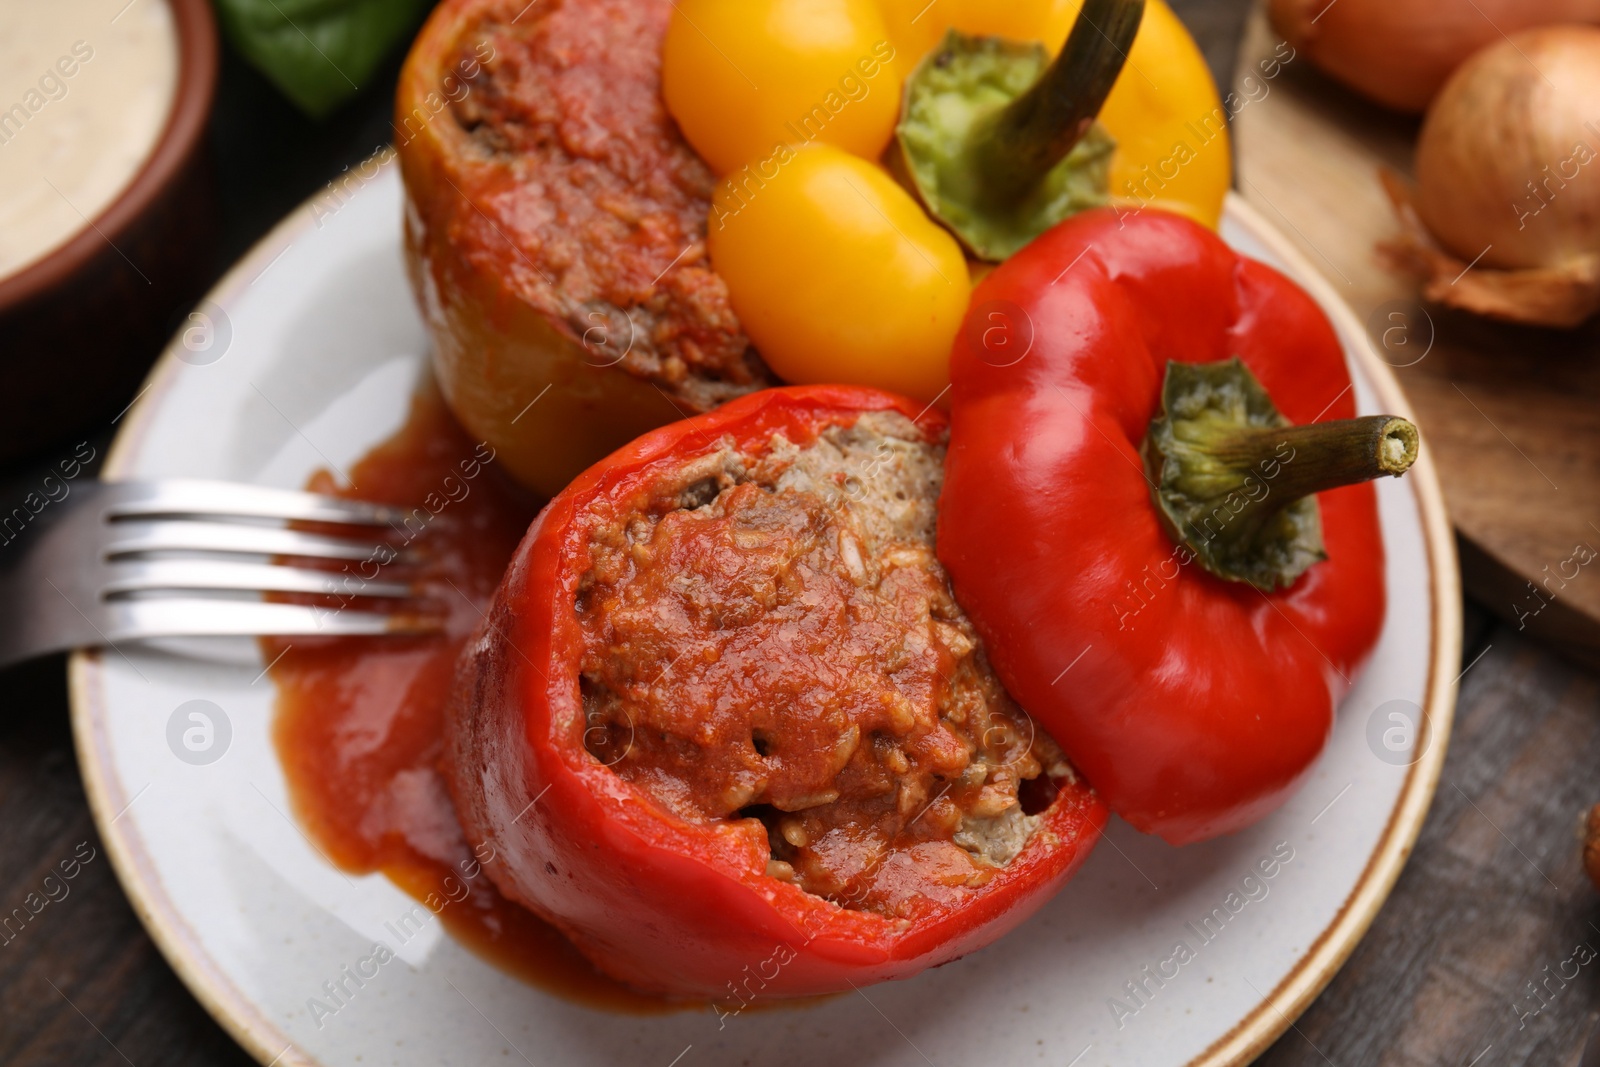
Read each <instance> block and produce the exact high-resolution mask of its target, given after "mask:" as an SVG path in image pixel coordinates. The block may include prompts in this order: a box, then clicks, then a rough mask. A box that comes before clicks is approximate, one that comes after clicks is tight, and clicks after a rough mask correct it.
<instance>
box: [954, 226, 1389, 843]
mask: <svg viewBox="0 0 1600 1067" xmlns="http://www.w3.org/2000/svg"><path fill="white" fill-rule="evenodd" d="M951 380H952V392H951V397H952V428H951V444H950V451H949V459H948V463H947V474H946V482H945V488H944V495H943V498H942V501H941V510H940V519H939V534H938V546H939V556H940V558H941V559H942V560H943V561H944V563H945V565H946V567H947V568H948V570H949V572H950V575H951V578H952V581H953V584H954V589H955V592H956V595H957V597H958V598H959V599H960V601H961V603H962V606H963V607H964V608H965V609H966V611H967V612H968V614H969V616H970V617H971V619H972V620H973V623H974V624H975V625H976V627H977V629H978V632H979V633H980V634H981V635H982V636H983V638H984V640H985V641H986V642H987V644H988V646H989V648H990V650H991V657H992V659H993V661H994V664H995V667H996V669H997V671H998V673H999V675H1000V677H1001V679H1002V680H1003V681H1004V682H1005V684H1006V687H1007V689H1008V690H1009V691H1010V692H1011V693H1012V695H1013V696H1014V697H1015V698H1016V699H1017V700H1018V702H1019V703H1021V705H1022V706H1023V707H1025V708H1027V709H1028V712H1029V713H1030V714H1031V715H1032V716H1033V717H1034V718H1035V720H1036V721H1038V722H1039V723H1040V724H1041V725H1042V726H1043V727H1044V728H1045V729H1046V730H1048V731H1049V732H1050V734H1051V735H1052V736H1053V737H1054V738H1055V739H1056V740H1057V741H1058V742H1059V743H1060V745H1061V746H1062V748H1063V749H1064V750H1065V751H1066V753H1067V755H1068V757H1070V758H1071V759H1072V761H1073V763H1074V764H1075V765H1076V766H1077V767H1078V768H1079V769H1080V770H1081V771H1082V772H1083V774H1084V776H1085V777H1086V778H1087V779H1088V780H1089V782H1090V783H1091V784H1092V785H1093V786H1094V788H1095V789H1096V790H1097V791H1098V792H1099V793H1100V795H1101V796H1103V797H1104V798H1105V799H1106V802H1107V804H1108V805H1109V806H1110V807H1111V809H1112V810H1113V811H1115V812H1117V813H1118V814H1120V815H1122V816H1123V817H1124V818H1126V819H1127V820H1128V821H1129V822H1131V823H1132V824H1133V825H1134V826H1135V827H1137V828H1138V829H1140V830H1142V831H1145V832H1147V833H1156V834H1160V835H1161V836H1163V837H1165V838H1166V839H1168V840H1169V841H1171V842H1173V843H1177V844H1182V843H1186V842H1191V841H1198V840H1202V839H1205V838H1209V837H1213V836H1216V835H1218V834H1223V833H1227V832H1229V831H1232V830H1236V829H1238V828H1240V827H1243V826H1246V825H1248V824H1250V823H1251V822H1253V821H1255V820H1257V819H1259V818H1261V817H1262V816H1263V815H1265V814H1266V813H1267V812H1269V811H1271V810H1272V809H1273V808H1275V807H1276V806H1277V805H1278V804H1279V803H1281V802H1282V801H1283V799H1284V798H1285V796H1286V795H1287V794H1288V792H1289V791H1290V790H1291V789H1293V788H1294V786H1295V784H1296V783H1297V782H1298V781H1299V780H1300V779H1301V777H1302V776H1303V775H1304V773H1305V772H1306V770H1307V768H1308V767H1310V765H1311V763H1312V762H1313V760H1315V758H1316V757H1317V754H1318V753H1319V752H1320V751H1321V749H1322V747H1323V744H1324V743H1325V741H1326V740H1327V737H1328V735H1329V731H1330V729H1331V725H1332V716H1333V710H1334V706H1335V703H1336V702H1337V700H1338V699H1339V697H1340V696H1341V695H1342V694H1343V692H1344V691H1345V690H1346V689H1347V688H1348V687H1349V685H1350V684H1351V679H1352V677H1353V676H1354V674H1355V672H1356V670H1357V668H1358V666H1359V665H1360V664H1361V662H1362V661H1363V659H1364V658H1365V657H1366V656H1367V654H1368V653H1369V652H1370V650H1371V649H1372V647H1373V645H1374V643H1375V641H1376V639H1377V636H1378V632H1379V628H1380V626H1381V624H1382V622H1383V617H1384V556H1383V542H1382V538H1381V536H1380V532H1379V526H1378V514H1377V504H1376V494H1375V493H1374V491H1373V487H1372V486H1371V485H1367V484H1353V483H1358V482H1361V481H1363V480H1365V479H1369V478H1372V477H1375V476H1378V475H1382V474H1398V473H1400V472H1402V471H1403V470H1405V469H1406V467H1407V466H1409V464H1410V462H1411V461H1412V459H1414V458H1415V455H1416V449H1417V436H1416V430H1415V427H1413V426H1412V425H1411V424H1410V423H1408V422H1406V421H1405V420H1403V419H1393V418H1390V417H1388V416H1373V417H1369V418H1365V419H1350V418H1348V417H1349V416H1351V415H1353V414H1354V411H1355V397H1354V394H1353V390H1352V389H1351V381H1350V375H1349V372H1348V370H1347V369H1346V366H1345V361H1344V355H1343V351H1342V349H1341V347H1340V344H1339V340H1338V337H1337V336H1336V335H1335V333H1334V330H1333V327H1332V326H1331V324H1330V323H1329V322H1328V319H1327V317H1326V316H1324V315H1323V313H1322V312H1321V311H1320V310H1319V309H1318V307H1317V306H1316V304H1315V303H1314V302H1313V301H1312V299H1311V298H1310V297H1309V296H1308V295H1307V294H1306V293H1305V292H1304V291H1302V290H1301V289H1300V288H1299V287H1298V286H1296V285H1295V284H1294V283H1293V282H1291V281H1290V280H1289V279H1287V278H1285V277H1284V276H1283V275H1282V274H1280V273H1278V272H1277V271H1275V270H1273V269H1271V268H1270V267H1267V266H1265V265H1263V264H1261V263H1258V262H1255V261H1253V260H1250V259H1247V258H1245V257H1243V256H1241V255H1239V254H1238V253H1236V252H1234V251H1233V250H1232V249H1230V248H1229V247H1228V246H1227V245H1226V244H1224V243H1223V242H1222V241H1221V240H1220V239H1219V238H1218V237H1217V236H1216V235H1215V234H1213V233H1212V232H1210V231H1209V230H1207V229H1205V228H1203V227H1201V226H1198V225H1196V224H1194V223H1192V222H1189V221H1187V220H1186V219H1183V218H1180V217H1178V216H1175V215H1170V214H1166V213H1163V212H1159V211H1153V210H1150V211H1145V212H1143V213H1140V214H1138V215H1131V214H1130V215H1123V216H1122V217H1120V218H1119V217H1118V215H1117V214H1115V213H1113V212H1110V211H1095V212H1087V213H1084V214H1081V215H1078V216H1076V217H1074V218H1072V219H1070V220H1068V221H1066V222H1064V223H1062V224H1060V225H1059V226H1057V227H1055V228H1054V229H1052V230H1050V231H1048V232H1046V233H1045V234H1044V235H1043V236H1041V237H1040V238H1038V239H1037V240H1035V241H1034V242H1033V243H1032V244H1030V245H1028V246H1027V247H1025V248H1024V249H1023V250H1022V251H1021V252H1020V253H1019V254H1018V255H1016V256H1014V257H1012V258H1011V259H1010V260H1008V261H1007V262H1005V263H1004V264H1002V265H1001V266H1000V267H998V268H996V270H995V271H994V272H993V273H992V274H990V275H989V276H988V277H987V278H986V279H985V280H984V281H983V283H982V284H981V285H980V286H979V287H978V289H977V291H976V292H975V294H974V296H973V302H972V311H971V312H970V313H969V318H968V322H967V324H966V325H965V327H964V328H963V330H962V332H961V334H960V336H959V338H958V341H957V343H956V347H955V351H954V354H953V358H952V364H951ZM1328 420H1336V421H1331V422H1330V421H1328Z"/></svg>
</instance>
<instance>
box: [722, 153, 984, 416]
mask: <svg viewBox="0 0 1600 1067" xmlns="http://www.w3.org/2000/svg"><path fill="white" fill-rule="evenodd" d="M708 244H709V246H710V250H711V262H712V264H713V265H714V266H715V267H716V269H717V273H718V274H720V275H721V276H722V277H723V278H724V279H725V280H726V282H727V285H728V296H729V298H730V300H731V301H732V303H733V309H734V310H735V311H736V312H738V314H739V319H740V321H741V322H743V323H744V328H745V331H746V332H747V333H749V335H750V339H751V340H752V341H754V342H755V344H756V348H757V349H759V350H760V352H761V355H762V358H763V359H765V360H766V361H767V364H768V366H770V367H771V368H772V369H773V370H774V371H775V372H776V373H777V374H778V376H779V377H781V378H783V379H784V380H786V381H790V382H797V383H802V384H811V383H819V384H820V383H827V382H845V383H849V384H852V385H873V386H877V387H878V388H880V389H888V390H890V391H892V392H897V393H903V394H905V395H906V396H910V397H915V398H916V399H918V400H922V401H927V402H932V401H933V400H934V399H935V398H937V397H938V396H939V395H940V394H941V393H942V392H943V391H944V388H945V386H946V385H947V384H948V382H949V377H948V375H949V357H950V345H951V342H952V341H954V340H955V335H956V331H957V330H958V329H959V328H960V326H961V320H962V317H963V316H964V315H965V314H966V311H967V301H968V298H969V297H970V296H971V292H972V288H971V283H970V281H969V280H968V275H967V264H966V259H965V257H964V256H963V255H962V252H961V246H960V245H958V244H957V243H956V241H955V239H954V238H953V237H951V236H950V234H949V233H947V232H946V231H945V230H944V229H943V228H941V227H940V226H939V225H938V224H936V223H935V222H934V221H933V220H932V219H931V218H929V217H928V215H927V214H926V213H925V212H924V211H923V210H922V207H921V205H919V204H918V203H917V202H916V200H914V199H912V197H911V196H910V195H909V194H908V193H907V192H906V191H905V190H904V189H903V188H901V187H900V186H899V185H898V184H896V183H895V181H894V179H893V178H891V177H889V175H888V174H886V173H885V172H884V171H883V170H882V169H881V168H879V167H877V166H875V165H873V164H871V163H868V162H867V161H866V160H864V159H859V158H857V157H855V156H852V155H849V154H847V153H846V152H843V151H841V150H840V149H838V148H834V147H832V146H828V145H810V146H806V147H802V148H800V149H797V150H787V151H785V152H784V153H782V154H780V157H779V159H778V160H777V161H776V170H775V172H774V173H773V176H772V177H771V178H770V179H762V180H760V181H759V182H752V181H745V182H741V183H735V182H723V183H721V185H720V187H719V189H718V191H717V196H716V201H715V203H714V205H713V207H712V211H711V225H710V228H709V231H708Z"/></svg>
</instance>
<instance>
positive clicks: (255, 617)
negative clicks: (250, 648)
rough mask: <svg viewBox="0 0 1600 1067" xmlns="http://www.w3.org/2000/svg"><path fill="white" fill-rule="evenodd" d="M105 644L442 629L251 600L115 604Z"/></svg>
mask: <svg viewBox="0 0 1600 1067" xmlns="http://www.w3.org/2000/svg"><path fill="white" fill-rule="evenodd" d="M105 609H106V616H107V623H108V626H107V629H106V634H105V636H106V639H107V640H109V641H112V642H116V641H136V640H144V639H146V638H152V637H217V636H223V637H227V636H234V637H252V636H258V635H267V634H272V635H284V636H287V635H296V634H317V635H322V636H325V637H346V636H356V635H379V634H429V633H437V632H438V631H439V630H440V629H442V627H443V622H442V619H441V617H440V616H437V615H422V614H411V613H400V614H394V615H384V614H379V613H377V612H371V611H332V610H329V609H326V608H313V607H304V606H301V605H299V604H269V603H264V602H260V601H249V600H199V599H196V600H181V599H152V600H115V601H110V602H108V603H107V604H106V605H105Z"/></svg>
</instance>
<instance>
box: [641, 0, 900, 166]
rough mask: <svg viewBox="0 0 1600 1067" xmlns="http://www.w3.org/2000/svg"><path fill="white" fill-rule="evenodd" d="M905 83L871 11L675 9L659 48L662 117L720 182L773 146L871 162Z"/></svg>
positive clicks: (819, 5) (845, 1) (853, 4)
mask: <svg viewBox="0 0 1600 1067" xmlns="http://www.w3.org/2000/svg"><path fill="white" fill-rule="evenodd" d="M904 78H905V70H904V69H903V68H902V65H901V64H900V62H899V61H898V60H897V57H896V52H895V48H894V45H893V44H891V43H890V40H889V31H888V28H887V27H886V26H885V24H884V21H883V15H882V14H881V13H880V12H879V10H878V7H877V4H876V0H674V3H673V12H672V18H671V22H670V23H669V24H668V26H667V36H666V41H665V43H664V44H663V46H662V56H661V85H662V95H663V96H664V97H665V99H666V103H667V110H668V111H670V112H671V113H672V116H673V118H675V119H677V121H678V125H679V127H681V128H682V130H683V135H684V137H685V138H687V139H688V141H689V143H690V144H691V145H693V146H694V148H695V150H696V151H697V152H699V153H700V155H701V156H703V157H704V158H705V160H706V161H707V162H708V163H710V164H711V168H712V169H713V170H715V171H716V172H717V173H718V174H728V173H731V172H732V171H735V170H738V169H739V168H740V167H743V166H745V165H746V164H752V163H755V162H757V161H761V160H766V159H770V158H771V157H772V155H773V154H774V152H775V150H776V149H777V148H778V146H780V145H798V144H810V143H819V142H820V143H822V144H830V145H836V146H838V147H840V148H842V149H844V150H845V151H847V152H851V153H853V154H855V155H858V156H862V157H864V158H867V159H876V158H877V157H878V155H879V154H880V153H881V152H882V151H883V149H884V147H885V146H886V145H887V144H888V143H889V138H890V137H891V136H893V134H894V124H895V121H896V120H897V119H898V117H899V112H900V84H901V82H902V81H903V80H904Z"/></svg>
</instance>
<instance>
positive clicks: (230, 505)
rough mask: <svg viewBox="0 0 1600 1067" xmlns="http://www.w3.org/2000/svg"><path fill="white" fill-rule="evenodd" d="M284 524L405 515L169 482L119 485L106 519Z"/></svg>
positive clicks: (365, 522) (385, 522)
mask: <svg viewBox="0 0 1600 1067" xmlns="http://www.w3.org/2000/svg"><path fill="white" fill-rule="evenodd" d="M202 515H203V516H209V517H213V518H228V517H235V518H256V519H285V520H295V521H305V522H332V523H342V524H345V525H354V526H390V525H392V524H394V523H397V522H400V521H401V520H402V519H403V518H404V516H405V511H404V509H401V508H395V507H388V506H385V505H382V504H371V503H367V502H366V501H361V500H344V499H341V498H339V497H332V496H319V495H317V494H315V493H300V492H295V491H293V490H289V489H268V488H264V487H262V486H256V485H242V484H236V483H232V482H204V481H191V480H187V479H173V480H170V481H159V482H125V483H119V484H118V485H117V486H116V488H115V490H114V492H113V494H112V499H111V502H110V504H109V506H108V507H107V509H106V516H107V517H108V518H111V519H141V518H146V519H148V518H177V517H179V516H202Z"/></svg>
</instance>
